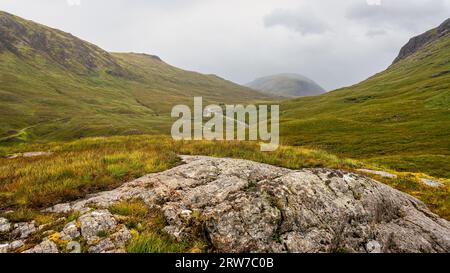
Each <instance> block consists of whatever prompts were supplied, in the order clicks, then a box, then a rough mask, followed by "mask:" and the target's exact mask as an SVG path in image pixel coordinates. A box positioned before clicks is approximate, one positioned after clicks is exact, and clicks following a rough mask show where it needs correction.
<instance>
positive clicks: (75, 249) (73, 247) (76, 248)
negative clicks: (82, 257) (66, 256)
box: [66, 241, 81, 253]
mask: <svg viewBox="0 0 450 273" xmlns="http://www.w3.org/2000/svg"><path fill="white" fill-rule="evenodd" d="M66 251H67V252H68V253H81V245H80V243H78V242H75V241H71V242H69V243H68V244H67V247H66Z"/></svg>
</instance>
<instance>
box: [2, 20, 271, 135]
mask: <svg viewBox="0 0 450 273" xmlns="http://www.w3.org/2000/svg"><path fill="white" fill-rule="evenodd" d="M0 19H1V20H3V21H2V22H5V23H2V25H0V36H1V37H2V39H1V40H0V83H1V85H0V105H1V108H0V143H2V142H3V143H8V142H9V143H11V142H23V141H44V140H73V139H78V138H81V137H89V136H110V135H138V134H144V133H145V134H161V133H168V132H170V124H171V118H170V111H171V109H172V107H173V106H174V105H177V104H191V103H193V97H194V96H203V98H204V101H205V102H206V103H245V102H250V101H256V100H260V99H268V98H269V97H268V96H267V95H263V94H261V93H258V92H256V91H254V90H251V89H249V88H246V87H243V86H240V85H237V84H234V83H232V82H229V81H226V80H224V79H221V78H219V77H217V76H214V75H203V74H200V73H195V72H190V71H185V70H182V69H179V68H176V67H173V66H170V65H168V64H166V63H164V62H163V61H162V60H160V59H159V58H158V57H156V56H151V55H146V54H134V53H129V54H123V53H120V54H119V53H108V52H106V51H104V50H102V49H100V48H98V47H96V46H94V45H92V44H90V43H87V42H85V41H82V40H80V39H78V38H76V37H74V36H72V35H70V34H68V33H64V32H62V31H59V30H55V29H51V28H48V27H46V26H43V25H39V24H36V23H34V22H31V21H26V20H24V19H21V18H19V17H16V16H13V15H10V14H7V13H4V12H1V11H0ZM24 29H25V30H26V32H24V31H23V30H24Z"/></svg>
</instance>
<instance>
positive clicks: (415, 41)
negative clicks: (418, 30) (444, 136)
mask: <svg viewBox="0 0 450 273" xmlns="http://www.w3.org/2000/svg"><path fill="white" fill-rule="evenodd" d="M449 33H450V19H447V20H446V21H445V22H444V23H442V24H441V25H440V26H439V27H437V28H435V29H432V30H429V31H427V32H425V33H423V34H421V35H419V36H416V37H413V38H411V40H409V42H408V43H407V44H406V45H405V46H403V48H402V49H401V50H400V53H399V55H398V56H397V58H396V59H395V60H394V63H393V64H395V63H397V62H399V61H401V60H403V59H405V58H407V57H409V56H411V55H413V54H414V53H416V52H417V51H419V50H420V49H422V48H423V47H424V46H425V45H427V44H429V43H431V42H433V41H436V40H437V39H440V38H442V37H444V36H448V34H449Z"/></svg>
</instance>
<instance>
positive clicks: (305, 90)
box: [246, 74, 325, 97]
mask: <svg viewBox="0 0 450 273" xmlns="http://www.w3.org/2000/svg"><path fill="white" fill-rule="evenodd" d="M246 86H248V87H250V88H253V89H255V90H259V91H262V92H264V93H266V94H270V95H276V96H282V97H306V96H316V95H319V94H323V93H325V90H324V89H323V88H322V87H320V86H319V85H318V84H317V83H315V82H314V81H313V80H311V79H308V78H307V77H305V76H302V75H298V74H279V75H273V76H267V77H263V78H259V79H256V80H255V81H253V82H251V83H249V84H247V85H246Z"/></svg>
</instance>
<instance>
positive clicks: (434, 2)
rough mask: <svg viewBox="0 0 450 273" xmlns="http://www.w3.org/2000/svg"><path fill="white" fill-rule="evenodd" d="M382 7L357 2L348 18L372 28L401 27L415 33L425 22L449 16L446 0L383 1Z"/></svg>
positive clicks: (350, 8) (348, 13) (350, 9)
mask: <svg viewBox="0 0 450 273" xmlns="http://www.w3.org/2000/svg"><path fill="white" fill-rule="evenodd" d="M381 3H382V4H381V5H368V4H367V3H366V2H365V1H360V2H355V4H353V5H352V6H350V7H349V8H348V10H347V13H346V17H347V18H349V19H351V20H355V21H358V22H360V23H364V24H367V25H369V26H370V27H400V28H403V29H407V30H412V31H415V30H417V29H419V28H421V27H423V25H424V22H427V21H428V22H434V21H435V19H436V17H444V18H445V16H446V15H448V12H449V10H448V8H447V7H446V5H445V2H444V0H421V1H418V0H410V1H382V2H381Z"/></svg>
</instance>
